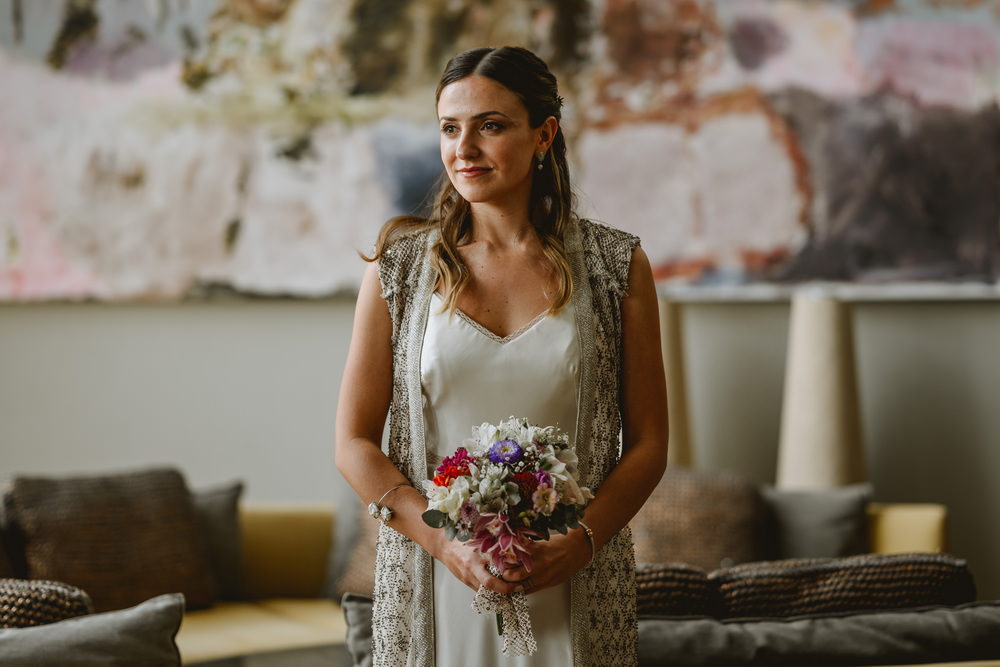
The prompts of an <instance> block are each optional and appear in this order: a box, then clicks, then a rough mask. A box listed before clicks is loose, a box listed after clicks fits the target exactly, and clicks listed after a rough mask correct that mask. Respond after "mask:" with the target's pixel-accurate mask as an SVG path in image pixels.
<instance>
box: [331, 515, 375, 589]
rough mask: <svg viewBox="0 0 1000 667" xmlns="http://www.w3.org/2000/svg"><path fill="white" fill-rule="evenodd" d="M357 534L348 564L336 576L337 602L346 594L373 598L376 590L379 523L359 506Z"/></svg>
mask: <svg viewBox="0 0 1000 667" xmlns="http://www.w3.org/2000/svg"><path fill="white" fill-rule="evenodd" d="M355 522H356V526H355V527H356V528H357V534H356V535H355V536H354V540H353V547H352V548H351V550H350V552H348V554H347V562H346V563H344V565H343V568H342V569H341V570H340V572H339V573H337V575H336V579H335V581H334V586H333V589H334V590H333V595H334V599H335V600H339V599H341V598H342V597H343V596H344V594H345V593H357V594H359V595H367V596H371V595H372V593H373V591H374V589H375V542H376V541H377V540H378V526H379V522H378V521H376V520H375V519H373V518H371V517H370V516H369V515H368V511H367V508H366V507H365V506H364V505H361V504H360V503H359V504H358V508H357V511H356V512H355Z"/></svg>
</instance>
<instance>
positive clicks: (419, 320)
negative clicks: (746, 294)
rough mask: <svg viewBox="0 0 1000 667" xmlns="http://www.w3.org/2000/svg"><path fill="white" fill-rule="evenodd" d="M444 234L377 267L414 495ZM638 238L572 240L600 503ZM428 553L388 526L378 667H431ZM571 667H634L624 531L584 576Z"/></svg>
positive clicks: (604, 230) (391, 448)
mask: <svg viewBox="0 0 1000 667" xmlns="http://www.w3.org/2000/svg"><path fill="white" fill-rule="evenodd" d="M436 235H437V231H436V230H427V229H424V230H421V231H417V232H412V233H410V234H407V235H404V236H402V237H401V238H398V239H396V240H395V241H394V242H393V243H392V244H391V245H390V246H389V248H388V249H387V250H386V252H385V253H384V254H383V256H382V257H381V259H380V260H379V278H380V280H381V285H382V297H383V298H384V299H385V300H386V302H387V303H388V305H389V312H390V315H391V317H392V348H393V377H392V382H393V393H392V403H391V406H390V411H389V442H388V452H387V453H388V456H389V458H390V459H391V460H392V461H393V463H395V464H396V466H398V468H399V469H400V471H402V473H403V474H404V475H406V477H407V478H408V479H409V480H410V482H412V483H413V485H414V486H416V487H417V488H421V484H420V482H421V481H423V480H424V479H426V471H427V460H426V448H425V445H424V424H423V396H422V393H421V385H420V350H421V347H422V346H423V335H424V329H425V325H426V322H427V314H428V310H429V306H430V299H431V293H432V291H433V289H434V283H435V274H434V270H433V269H432V267H431V265H430V261H429V260H428V257H427V255H428V250H429V249H430V247H431V245H432V244H433V243H434V241H435V240H436V238H437V236H436ZM638 243H639V239H638V238H637V237H635V236H632V235H630V234H627V233H625V232H622V231H619V230H616V229H613V228H611V227H607V226H604V225H601V224H598V223H594V222H590V221H587V220H580V221H577V222H576V223H574V224H572V225H570V226H569V228H568V229H567V231H566V238H565V248H566V253H567V257H568V259H569V263H570V268H571V272H572V276H573V304H574V306H575V311H576V326H577V331H578V334H579V336H580V343H581V345H580V349H581V350H582V351H583V355H582V359H581V369H580V373H581V376H580V387H581V389H580V410H579V415H578V423H577V429H576V433H577V455H578V456H579V459H580V475H581V483H582V484H584V485H586V486H589V487H590V488H591V489H594V491H595V493H597V494H599V493H600V487H601V482H602V481H603V480H604V479H605V477H607V475H608V473H609V472H610V471H611V469H612V468H614V466H615V465H616V464H617V462H618V459H619V457H620V454H621V437H620V436H621V415H620V412H619V402H618V401H619V396H620V394H621V391H620V390H621V363H622V359H621V349H622V313H621V303H622V298H623V297H624V295H625V292H626V289H627V286H628V272H629V265H630V262H631V258H632V251H633V250H634V248H635V247H636V246H637V245H638ZM432 571H433V562H432V559H431V557H430V555H429V554H428V553H427V552H426V551H425V550H424V549H423V548H421V547H419V545H417V544H416V543H415V542H413V541H412V540H410V539H409V538H407V537H405V536H404V535H402V534H401V533H398V532H396V531H395V530H393V529H392V528H389V527H388V526H384V525H383V526H381V527H380V530H379V538H378V556H377V558H376V565H375V602H374V611H373V642H374V656H375V657H374V665H375V667H397V666H402V665H406V666H407V667H434V665H435V662H434V614H433V611H432V610H433V604H434V588H433V580H432V576H431V573H432ZM570 591H571V592H570V604H571V620H570V627H571V632H572V641H573V656H574V664H575V665H576V666H577V667H588V666H590V665H602V666H603V665H614V666H615V667H621V666H628V665H634V664H636V641H637V624H636V611H635V555H634V552H633V547H632V534H631V531H630V530H629V529H628V527H626V528H625V529H623V530H622V531H621V532H620V533H618V534H617V535H616V536H614V537H613V538H612V539H611V540H610V541H608V542H607V543H606V544H605V545H604V546H603V547H602V548H601V549H600V550H599V551H598V552H597V554H596V556H595V558H594V560H593V561H592V562H591V563H590V565H588V566H587V567H585V568H584V569H582V570H580V571H579V572H577V573H576V574H575V575H574V576H573V579H572V581H571V585H570Z"/></svg>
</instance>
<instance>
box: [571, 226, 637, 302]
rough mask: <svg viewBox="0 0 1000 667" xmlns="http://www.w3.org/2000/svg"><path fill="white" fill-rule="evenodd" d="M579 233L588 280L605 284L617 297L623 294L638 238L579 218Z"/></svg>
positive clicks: (626, 288) (614, 228)
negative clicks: (585, 259) (591, 279)
mask: <svg viewBox="0 0 1000 667" xmlns="http://www.w3.org/2000/svg"><path fill="white" fill-rule="evenodd" d="M580 231H581V237H582V240H583V251H584V254H585V256H586V258H587V265H588V268H589V270H590V274H591V276H592V277H598V278H603V279H605V280H607V281H608V282H609V285H610V286H611V287H612V288H613V289H614V290H616V291H618V292H619V293H621V294H624V293H625V292H627V291H628V275H629V267H630V266H631V264H632V253H633V252H634V251H635V249H636V247H637V246H638V245H639V237H638V236H636V235H635V234H630V233H629V232H626V231H623V230H621V229H617V228H616V227H612V226H610V225H606V224H604V223H601V222H595V221H593V220H587V219H583V218H581V219H580Z"/></svg>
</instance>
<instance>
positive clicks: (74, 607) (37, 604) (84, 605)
mask: <svg viewBox="0 0 1000 667" xmlns="http://www.w3.org/2000/svg"><path fill="white" fill-rule="evenodd" d="M93 611H94V606H93V604H92V603H91V601H90V596H88V595H87V594H86V593H85V592H84V591H81V590H80V589H79V588H77V587H76V586H70V585H69V584H64V583H61V582H58V581H39V580H25V579H0V628H28V627H31V626H33V625H44V624H46V623H55V622H57V621H63V620H65V619H67V618H74V617H76V616H83V615H85V614H90V613H92V612H93Z"/></svg>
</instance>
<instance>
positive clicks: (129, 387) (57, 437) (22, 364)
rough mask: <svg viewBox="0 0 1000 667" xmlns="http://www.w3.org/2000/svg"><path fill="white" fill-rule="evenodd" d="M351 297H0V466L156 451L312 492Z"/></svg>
mask: <svg viewBox="0 0 1000 667" xmlns="http://www.w3.org/2000/svg"><path fill="white" fill-rule="evenodd" d="M353 306H354V304H353V300H339V301H317V302H308V301H224V302H201V303H198V302H190V303H180V304H163V305H97V304H55V305H29V306H3V307H0V452H2V453H0V477H6V476H10V475H12V474H14V473H34V472H44V473H72V472H79V471H100V470H108V469H119V468H121V469H127V468H133V467H141V466H146V465H152V464H157V463H170V464H174V465H177V466H178V467H180V468H181V469H182V470H183V471H184V472H185V474H186V476H187V478H188V482H189V484H190V485H191V486H193V487H196V488H198V487H202V486H206V485H211V484H214V483H217V482H223V481H227V480H231V479H235V478H239V479H243V480H245V481H246V483H247V485H248V486H247V491H246V493H247V497H249V498H253V499H259V500H321V499H330V498H332V497H334V496H335V494H336V493H337V491H336V489H337V487H338V486H341V485H342V480H341V479H340V477H339V474H337V472H336V468H335V466H334V464H333V428H334V416H335V411H336V404H337V393H338V389H339V386H340V375H341V373H342V372H343V364H344V358H345V355H346V350H347V344H348V341H349V340H350V331H351V323H352V319H353Z"/></svg>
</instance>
